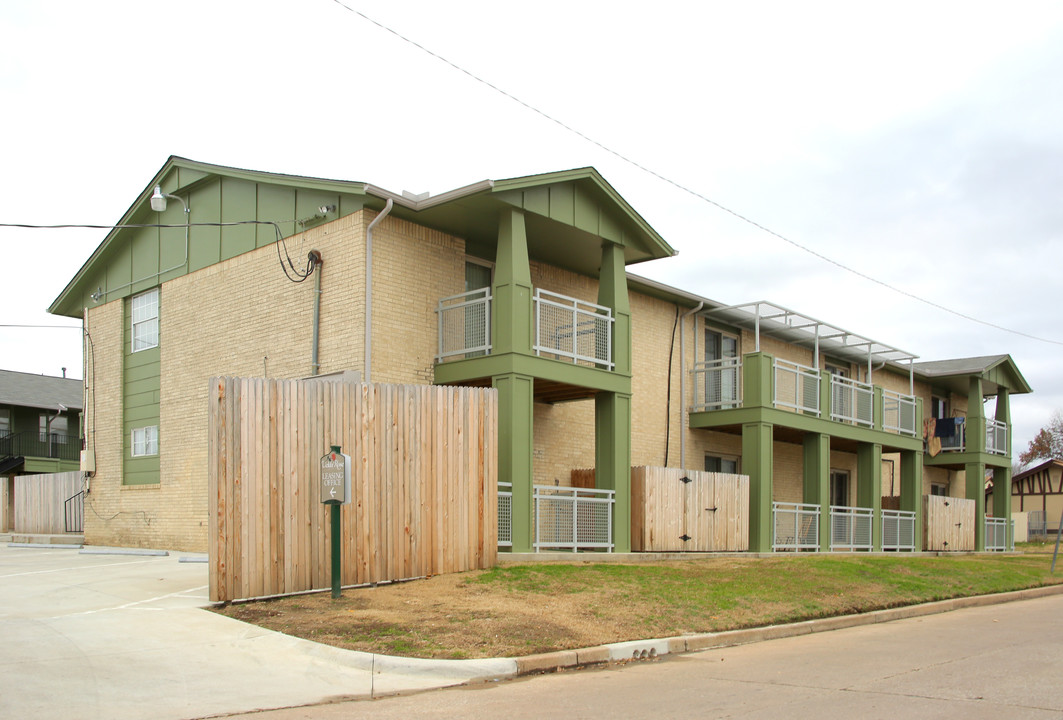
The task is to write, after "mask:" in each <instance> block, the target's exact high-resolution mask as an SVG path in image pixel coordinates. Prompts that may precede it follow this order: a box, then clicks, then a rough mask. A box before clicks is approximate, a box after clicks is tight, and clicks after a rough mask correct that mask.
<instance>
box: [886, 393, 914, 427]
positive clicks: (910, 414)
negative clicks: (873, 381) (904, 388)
mask: <svg viewBox="0 0 1063 720" xmlns="http://www.w3.org/2000/svg"><path fill="white" fill-rule="evenodd" d="M882 427H883V428H884V429H886V430H889V431H892V432H895V433H899V434H901V435H909V436H911V437H915V435H916V428H915V397H914V396H912V395H901V394H900V393H895V392H893V391H892V390H883V391H882Z"/></svg>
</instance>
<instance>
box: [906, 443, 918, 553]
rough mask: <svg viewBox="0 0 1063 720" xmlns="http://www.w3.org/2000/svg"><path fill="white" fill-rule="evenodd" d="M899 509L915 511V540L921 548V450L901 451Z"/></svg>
mask: <svg viewBox="0 0 1063 720" xmlns="http://www.w3.org/2000/svg"><path fill="white" fill-rule="evenodd" d="M901 510H904V511H906V512H914V513H915V542H916V545H917V549H922V542H923V540H922V538H923V452H922V450H903V451H901Z"/></svg>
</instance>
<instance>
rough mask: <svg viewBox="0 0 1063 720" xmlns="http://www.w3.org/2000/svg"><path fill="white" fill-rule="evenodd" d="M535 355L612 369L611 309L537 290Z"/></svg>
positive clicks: (535, 301) (535, 299) (535, 298)
mask: <svg viewBox="0 0 1063 720" xmlns="http://www.w3.org/2000/svg"><path fill="white" fill-rule="evenodd" d="M533 302H534V304H535V345H534V348H533V349H534V350H535V354H536V355H539V356H547V357H553V358H554V359H556V360H567V361H569V362H572V363H575V364H577V365H588V366H591V367H601V368H605V369H607V370H612V369H613V322H614V320H613V311H612V309H611V308H607V307H604V306H602V305H595V304H594V303H588V302H583V301H582V300H577V299H576V298H571V297H568V296H566V295H559V294H558V293H552V292H550V291H548V290H543V289H541V288H540V289H537V290H536V291H535V297H534V299H533Z"/></svg>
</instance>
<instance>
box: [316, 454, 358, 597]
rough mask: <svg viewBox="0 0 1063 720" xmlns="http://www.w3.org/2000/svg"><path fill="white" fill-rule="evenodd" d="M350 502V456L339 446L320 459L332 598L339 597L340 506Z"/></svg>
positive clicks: (340, 573)
mask: <svg viewBox="0 0 1063 720" xmlns="http://www.w3.org/2000/svg"><path fill="white" fill-rule="evenodd" d="M350 501H351V456H350V455H344V454H343V453H342V452H340V446H339V445H333V446H332V451H331V452H329V453H327V454H326V455H325V456H324V457H322V458H321V502H323V503H324V504H326V505H331V506H332V508H331V513H330V514H331V521H332V597H333V598H338V597H339V596H340V577H341V575H342V571H341V563H340V560H341V557H340V553H341V549H340V548H341V545H340V506H341V505H346V504H347V503H349V502H350Z"/></svg>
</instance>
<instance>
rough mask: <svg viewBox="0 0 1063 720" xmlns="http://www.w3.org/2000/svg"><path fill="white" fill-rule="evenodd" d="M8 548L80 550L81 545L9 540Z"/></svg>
mask: <svg viewBox="0 0 1063 720" xmlns="http://www.w3.org/2000/svg"><path fill="white" fill-rule="evenodd" d="M7 546H8V547H9V548H40V549H42V550H80V549H81V547H82V546H81V545H73V544H70V543H31V542H30V543H24V542H9V543H8V544H7Z"/></svg>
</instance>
